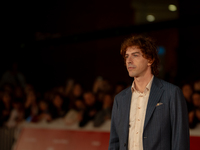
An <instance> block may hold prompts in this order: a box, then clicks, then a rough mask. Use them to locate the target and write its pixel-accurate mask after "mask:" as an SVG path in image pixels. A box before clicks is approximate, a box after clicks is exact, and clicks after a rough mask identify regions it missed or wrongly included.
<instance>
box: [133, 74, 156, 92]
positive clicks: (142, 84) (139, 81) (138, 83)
mask: <svg viewBox="0 0 200 150" xmlns="http://www.w3.org/2000/svg"><path fill="white" fill-rule="evenodd" d="M152 77H153V74H150V75H148V76H143V77H134V84H135V88H136V90H137V91H140V92H144V90H145V88H146V86H147V84H148V83H149V82H150V80H151V78H152Z"/></svg>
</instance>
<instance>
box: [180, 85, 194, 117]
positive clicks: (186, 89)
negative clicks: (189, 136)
mask: <svg viewBox="0 0 200 150" xmlns="http://www.w3.org/2000/svg"><path fill="white" fill-rule="evenodd" d="M182 92H183V96H184V97H185V100H186V104H187V108H188V113H189V112H190V111H192V110H193V108H194V105H193V102H192V93H193V89H192V86H191V85H190V84H184V85H183V86H182Z"/></svg>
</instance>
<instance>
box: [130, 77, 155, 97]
mask: <svg viewBox="0 0 200 150" xmlns="http://www.w3.org/2000/svg"><path fill="white" fill-rule="evenodd" d="M153 78H154V75H153V76H152V78H151V80H150V81H149V83H148V84H147V85H146V88H145V90H144V94H146V92H147V91H150V89H151V85H152V82H153ZM131 91H132V93H133V92H134V91H136V92H139V91H137V90H136V88H135V82H134V81H133V84H132V87H131ZM139 93H141V92H139Z"/></svg>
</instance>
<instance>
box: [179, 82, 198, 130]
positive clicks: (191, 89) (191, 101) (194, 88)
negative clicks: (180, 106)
mask: <svg viewBox="0 0 200 150" xmlns="http://www.w3.org/2000/svg"><path fill="white" fill-rule="evenodd" d="M182 92H183V95H184V97H185V99H186V103H187V108H188V116H189V127H190V128H195V127H196V125H197V124H198V123H200V80H196V81H194V82H192V83H185V84H183V86H182Z"/></svg>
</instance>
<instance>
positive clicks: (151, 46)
mask: <svg viewBox="0 0 200 150" xmlns="http://www.w3.org/2000/svg"><path fill="white" fill-rule="evenodd" d="M131 46H138V47H139V48H140V49H141V52H142V54H143V57H144V58H146V59H148V60H151V61H153V63H152V65H151V72H152V74H153V75H158V74H159V70H158V65H159V62H160V61H159V57H158V51H157V46H156V45H155V42H154V41H153V40H152V39H151V38H149V37H144V36H142V35H135V36H131V37H130V38H127V39H126V40H125V41H124V42H123V43H122V45H121V50H120V54H121V55H122V56H123V58H124V61H126V58H125V54H126V50H127V48H128V47H131Z"/></svg>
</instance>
